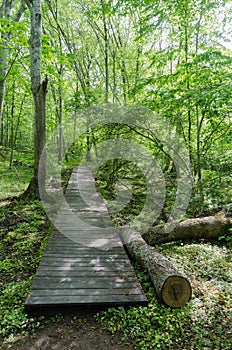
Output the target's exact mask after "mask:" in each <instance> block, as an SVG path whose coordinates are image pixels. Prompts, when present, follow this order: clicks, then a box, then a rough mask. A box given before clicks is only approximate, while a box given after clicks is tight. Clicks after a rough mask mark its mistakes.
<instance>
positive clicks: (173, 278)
mask: <svg viewBox="0 0 232 350" xmlns="http://www.w3.org/2000/svg"><path fill="white" fill-rule="evenodd" d="M120 236H121V239H122V241H123V243H124V244H125V246H126V248H127V250H128V253H129V255H130V256H131V257H132V258H133V259H134V260H136V261H138V262H139V263H140V265H141V266H142V267H143V268H144V269H145V270H146V271H147V272H148V273H149V275H150V278H151V281H152V284H153V286H154V288H155V291H156V294H157V296H158V297H159V299H160V300H161V301H162V302H163V303H164V304H166V305H167V306H170V307H182V306H184V305H185V304H186V303H187V302H188V301H189V300H190V298H191V294H192V289H191V285H190V282H189V281H188V279H187V278H186V277H184V276H182V275H180V274H179V273H178V271H177V269H176V268H175V267H174V266H173V264H172V263H171V262H170V261H169V260H168V259H167V258H165V257H164V256H163V255H161V254H159V253H158V252H156V250H155V249H154V248H152V247H150V246H149V245H148V244H147V243H146V242H145V241H144V239H143V238H142V237H141V235H140V234H139V233H138V232H136V231H135V230H132V229H129V228H128V229H125V228H123V229H122V230H121V231H120Z"/></svg>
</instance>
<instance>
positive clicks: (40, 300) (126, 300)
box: [27, 294, 147, 306]
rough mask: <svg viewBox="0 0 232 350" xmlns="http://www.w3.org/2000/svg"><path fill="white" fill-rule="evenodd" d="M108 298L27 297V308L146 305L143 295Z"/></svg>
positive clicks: (92, 296) (82, 296) (95, 296)
mask: <svg viewBox="0 0 232 350" xmlns="http://www.w3.org/2000/svg"><path fill="white" fill-rule="evenodd" d="M108 296H109V298H108V299H107V300H106V295H80V296H79V295H76V296H69V295H66V296H65V299H64V296H63V295H61V296H52V297H50V296H48V297H42V296H38V297H30V296H29V297H28V302H27V303H28V306H31V305H35V304H37V305H38V306H41V305H43V304H45V305H50V306H52V305H57V304H58V305H66V304H68V305H77V304H79V305H88V304H92V305H97V304H101V305H104V304H107V305H112V306H113V305H128V304H136V305H137V304H140V305H147V300H146V297H145V296H144V295H141V294H136V295H133V294H132V295H130V294H128V295H125V294H124V295H120V294H118V295H111V294H109V295H108Z"/></svg>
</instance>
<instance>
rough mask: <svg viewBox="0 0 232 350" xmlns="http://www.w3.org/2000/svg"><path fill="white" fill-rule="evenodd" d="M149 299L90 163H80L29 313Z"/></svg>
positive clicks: (29, 299)
mask: <svg viewBox="0 0 232 350" xmlns="http://www.w3.org/2000/svg"><path fill="white" fill-rule="evenodd" d="M133 305H147V299H146V296H145V295H144V293H143V291H142V288H141V286H140V284H139V282H138V280H137V277H136V275H135V272H134V269H133V267H132V265H131V263H130V260H129V259H128V256H127V254H126V252H125V250H124V247H123V245H122V242H121V240H120V238H119V236H118V235H117V232H116V229H115V228H114V227H113V225H112V222H111V219H110V217H109V215H108V212H107V208H106V206H105V204H104V202H103V201H102V199H101V197H100V196H99V195H98V193H97V192H96V190H95V182H94V178H93V177H92V173H91V170H90V168H89V167H87V166H82V167H79V168H75V169H74V171H73V173H72V176H71V178H70V181H69V185H68V188H67V190H66V194H65V199H64V201H63V203H62V205H61V207H60V210H59V211H58V214H57V218H56V220H55V229H54V230H53V232H52V234H51V236H50V239H49V241H48V244H47V246H46V248H45V252H44V255H43V257H42V260H41V263H40V265H39V268H38V270H37V272H36V275H35V277H34V280H33V283H32V286H31V289H30V293H29V295H28V297H27V300H26V302H25V310H26V312H27V313H28V314H50V313H54V312H56V313H57V312H74V311H75V310H77V311H78V310H84V311H85V310H90V311H91V310H95V309H96V308H98V309H102V308H106V307H116V306H133Z"/></svg>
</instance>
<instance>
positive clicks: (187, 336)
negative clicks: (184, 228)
mask: <svg viewBox="0 0 232 350" xmlns="http://www.w3.org/2000/svg"><path fill="white" fill-rule="evenodd" d="M157 250H159V251H160V252H162V254H164V255H166V256H168V257H169V258H170V260H172V261H173V263H174V264H175V265H176V266H177V267H178V269H179V271H181V272H183V273H185V274H186V275H187V276H188V277H189V279H190V281H191V285H192V289H193V291H192V292H193V294H192V299H191V301H190V302H189V303H188V305H186V306H185V307H183V308H181V309H172V308H168V307H165V306H164V305H162V304H160V302H159V301H157V299H156V297H155V295H154V291H153V288H152V286H151V284H150V281H149V277H148V276H147V275H146V274H145V273H144V272H143V271H141V270H140V269H139V267H138V266H136V270H137V275H138V276H139V278H140V281H141V283H142V286H143V288H144V289H145V290H146V293H147V296H148V299H149V306H148V307H139V308H131V309H129V310H127V311H126V310H125V309H124V308H119V309H117V310H116V309H110V310H109V311H108V312H104V313H102V314H101V315H99V317H101V320H102V321H103V322H105V324H106V327H107V329H108V330H110V331H111V332H112V333H115V332H117V331H119V330H120V331H123V334H124V336H125V337H131V338H132V339H133V340H134V349H141V350H143V349H144V350H145V349H196V350H197V349H202V350H203V349H215V350H216V349H231V337H232V334H231V333H232V332H231V321H232V319H231V316H232V314H231V312H232V302H231V300H232V289H231V281H232V276H231V271H232V270H231V267H232V264H231V250H230V248H229V247H225V246H224V247H223V246H221V247H220V246H218V245H213V244H202V243H199V244H196V243H194V244H186V245H179V244H166V245H162V246H159V247H157Z"/></svg>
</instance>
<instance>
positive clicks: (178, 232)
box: [142, 214, 232, 246]
mask: <svg viewBox="0 0 232 350" xmlns="http://www.w3.org/2000/svg"><path fill="white" fill-rule="evenodd" d="M230 228H232V218H227V217H225V216H224V215H223V214H217V215H215V216H208V217H204V218H196V219H187V220H184V221H172V222H171V223H167V224H162V225H157V226H154V227H151V228H150V230H149V231H148V232H146V233H144V234H143V236H142V237H143V239H144V240H145V241H146V242H147V244H149V245H151V246H155V245H156V244H158V243H169V242H173V241H191V240H200V239H206V240H211V239H218V238H219V237H220V236H224V235H226V234H227V233H228V232H229V229H230Z"/></svg>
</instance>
